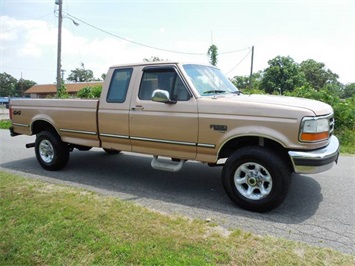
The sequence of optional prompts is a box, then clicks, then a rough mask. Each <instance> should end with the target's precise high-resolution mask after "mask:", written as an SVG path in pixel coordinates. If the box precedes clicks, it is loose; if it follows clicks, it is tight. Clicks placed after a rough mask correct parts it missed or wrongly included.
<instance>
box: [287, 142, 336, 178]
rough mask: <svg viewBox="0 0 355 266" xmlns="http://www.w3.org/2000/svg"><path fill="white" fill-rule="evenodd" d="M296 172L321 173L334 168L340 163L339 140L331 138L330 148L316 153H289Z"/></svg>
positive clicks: (327, 147)
mask: <svg viewBox="0 0 355 266" xmlns="http://www.w3.org/2000/svg"><path fill="white" fill-rule="evenodd" d="M288 154H289V156H290V158H291V161H292V164H293V168H294V172H295V173H297V174H315V173H321V172H324V171H327V170H329V169H330V168H332V166H333V165H334V163H337V162H338V157H339V140H338V138H337V137H335V136H331V137H330V141H329V144H328V146H326V147H324V148H322V149H319V150H314V151H289V152H288Z"/></svg>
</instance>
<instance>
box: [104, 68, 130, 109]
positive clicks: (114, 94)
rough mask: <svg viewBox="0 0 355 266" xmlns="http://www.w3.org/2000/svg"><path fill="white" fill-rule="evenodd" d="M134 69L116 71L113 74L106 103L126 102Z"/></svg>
mask: <svg viewBox="0 0 355 266" xmlns="http://www.w3.org/2000/svg"><path fill="white" fill-rule="evenodd" d="M132 71H133V69H132V68H125V69H116V70H115V71H114V72H113V75H112V79H111V82H110V87H109V89H108V93H107V98H106V101H107V102H109V103H123V102H124V101H125V100H126V95H127V89H128V86H129V82H130V80H131V76H132Z"/></svg>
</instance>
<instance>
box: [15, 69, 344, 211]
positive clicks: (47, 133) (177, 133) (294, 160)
mask: <svg viewBox="0 0 355 266" xmlns="http://www.w3.org/2000/svg"><path fill="white" fill-rule="evenodd" d="M10 118H11V120H12V127H11V128H10V132H11V135H12V136H16V135H21V134H24V135H36V140H35V143H29V144H27V145H26V146H27V147H28V148H29V147H34V148H35V154H36V158H37V160H38V162H39V164H40V165H41V166H42V167H43V168H44V169H46V170H50V171H52V170H59V169H61V168H63V167H64V166H65V165H66V164H67V162H68V159H69V154H70V152H71V151H73V149H78V150H81V151H86V150H90V149H91V148H92V147H100V148H103V149H104V150H105V151H106V152H108V153H110V154H113V153H119V152H120V151H128V152H135V153H142V154H149V155H152V162H151V166H152V167H153V168H155V169H159V170H166V171H179V170H180V169H181V168H182V167H183V166H184V163H185V162H186V161H187V160H194V161H199V162H202V163H206V164H208V165H209V166H223V170H222V183H223V186H224V188H225V191H226V193H227V194H228V196H229V197H230V199H231V200H232V201H233V202H234V203H236V204H237V205H238V206H239V207H241V208H243V209H246V210H251V211H256V212H266V211H270V210H272V209H274V208H276V207H277V206H279V205H280V204H281V203H282V202H283V201H284V199H285V198H286V195H287V192H288V189H289V186H290V179H291V174H292V173H299V174H313V173H319V172H322V171H326V170H328V169H330V168H331V167H332V166H333V164H334V163H335V162H337V159H338V155H339V142H338V139H337V138H336V137H335V136H334V135H333V130H334V115H333V109H332V107H331V106H329V105H328V104H325V103H322V102H319V101H314V100H307V99H301V98H291V97H284V96H272V95H245V94H242V93H241V92H240V91H239V90H238V89H237V88H236V87H235V86H234V85H233V84H232V83H231V82H230V80H229V79H228V78H227V77H226V76H224V75H223V74H222V72H221V71H220V70H219V69H218V68H216V67H213V66H209V65H203V64H184V63H180V62H150V63H138V64H127V65H118V66H112V67H110V68H109V70H108V73H107V76H106V79H105V81H104V83H103V88H102V93H101V97H100V99H13V100H11V101H10ZM170 158H171V160H170Z"/></svg>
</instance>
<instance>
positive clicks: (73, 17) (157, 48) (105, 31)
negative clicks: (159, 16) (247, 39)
mask: <svg viewBox="0 0 355 266" xmlns="http://www.w3.org/2000/svg"><path fill="white" fill-rule="evenodd" d="M66 16H68V17H70V18H72V19H75V20H77V21H80V22H81V23H84V24H85V25H87V26H89V27H92V28H94V29H96V30H98V31H101V32H103V33H106V34H108V35H110V36H113V37H115V38H118V39H121V40H124V41H126V42H130V43H133V44H136V45H139V46H143V47H147V48H150V49H154V50H159V51H164V52H169V53H175V54H187V55H206V54H207V53H191V52H182V51H174V50H169V49H164V48H159V47H154V46H151V45H147V44H144V43H140V42H136V41H132V40H129V39H127V38H124V37H122V36H119V35H117V34H114V33H112V32H109V31H107V30H104V29H101V28H99V27H96V26H94V25H92V24H90V23H88V22H86V21H84V20H81V19H79V18H77V17H75V16H73V15H71V14H69V13H66ZM247 49H249V50H250V47H247V48H243V49H239V50H235V51H229V52H222V53H219V54H231V53H237V52H241V51H244V50H247Z"/></svg>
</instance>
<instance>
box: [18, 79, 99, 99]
mask: <svg viewBox="0 0 355 266" xmlns="http://www.w3.org/2000/svg"><path fill="white" fill-rule="evenodd" d="M102 83H103V82H102V81H99V82H98V81H95V82H76V83H66V84H65V88H66V90H67V93H68V94H69V96H75V95H76V94H77V92H78V91H80V90H81V89H82V88H85V87H95V86H100V85H102ZM56 93H57V85H56V84H40V85H39V84H36V85H34V86H32V87H31V88H29V89H28V90H26V91H25V97H30V98H53V97H55V95H56Z"/></svg>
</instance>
